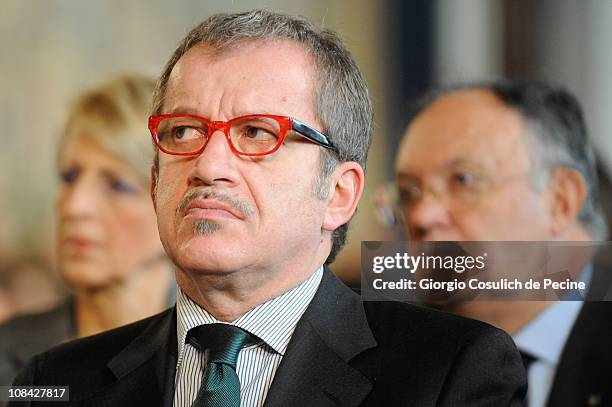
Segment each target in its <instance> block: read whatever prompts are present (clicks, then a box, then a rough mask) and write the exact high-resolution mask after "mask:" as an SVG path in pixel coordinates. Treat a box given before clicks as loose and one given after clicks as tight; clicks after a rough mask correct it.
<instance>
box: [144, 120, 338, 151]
mask: <svg viewBox="0 0 612 407" xmlns="http://www.w3.org/2000/svg"><path fill="white" fill-rule="evenodd" d="M149 130H150V131H151V135H152V136H153V139H154V140H155V144H157V147H158V148H159V149H160V150H161V151H163V152H164V153H166V154H172V155H199V154H201V153H202V151H204V148H206V144H207V142H208V139H209V138H210V136H211V135H212V134H213V133H214V132H216V131H222V132H223V134H225V138H226V139H227V142H228V143H229V145H230V148H231V149H232V151H233V152H234V153H236V154H238V155H245V156H262V155H267V154H272V153H274V152H275V151H276V150H278V149H279V147H280V146H281V144H283V141H284V140H285V137H286V136H287V132H288V131H289V130H292V131H295V132H296V133H297V134H299V135H300V136H302V137H304V138H306V139H308V140H310V141H312V142H313V143H316V144H318V145H320V146H321V147H324V148H328V149H330V150H332V151H335V152H336V153H338V149H337V148H336V147H335V146H334V145H333V144H332V143H331V141H329V139H328V138H327V136H325V135H324V134H323V133H321V132H319V131H317V130H315V129H313V128H312V127H310V126H308V125H306V124H304V123H302V122H300V121H299V120H297V119H294V118H292V117H288V116H276V115H270V114H256V115H248V116H240V117H236V118H234V119H231V120H228V121H226V122H224V121H210V120H208V119H206V118H204V117H201V116H196V115H192V114H162V115H157V116H151V117H149Z"/></svg>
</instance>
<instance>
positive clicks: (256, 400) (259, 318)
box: [174, 267, 323, 407]
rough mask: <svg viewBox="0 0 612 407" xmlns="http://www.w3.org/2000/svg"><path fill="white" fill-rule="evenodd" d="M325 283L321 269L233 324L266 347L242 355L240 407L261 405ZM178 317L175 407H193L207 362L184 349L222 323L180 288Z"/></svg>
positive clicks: (192, 350) (245, 350) (203, 355)
mask: <svg viewBox="0 0 612 407" xmlns="http://www.w3.org/2000/svg"><path fill="white" fill-rule="evenodd" d="M322 277H323V267H319V269H317V271H316V272H314V273H313V274H312V275H311V276H310V277H309V278H308V279H307V280H306V281H304V282H303V283H302V284H300V285H298V286H297V287H295V288H293V289H291V290H290V291H287V292H286V293H284V294H282V295H281V296H279V297H276V298H274V299H272V300H270V301H268V302H266V303H263V304H261V305H258V306H257V307H255V308H253V309H252V310H250V311H249V312H247V313H246V314H244V315H243V316H241V317H240V318H238V319H237V320H235V321H233V322H231V324H232V325H235V326H237V327H240V328H242V329H244V330H245V331H248V332H250V333H252V334H253V335H256V336H257V337H259V338H260V339H262V342H259V343H258V344H255V345H251V346H248V347H245V348H243V349H242V350H241V351H240V353H239V354H238V362H237V364H236V373H237V374H238V379H240V398H241V403H240V405H241V407H260V406H262V405H263V403H264V400H265V399H266V395H267V393H268V389H269V388H270V385H271V384H272V379H273V378H274V374H275V373H276V370H277V368H278V366H279V365H280V362H281V360H282V358H283V355H284V354H285V351H286V350H287V346H288V345H289V341H290V339H291V335H293V331H294V330H295V326H296V325H297V322H298V320H299V319H300V317H301V316H302V314H303V313H304V311H306V308H307V307H308V304H310V301H311V300H312V298H313V297H314V295H315V293H316V291H317V288H318V287H319V283H320V282H321V278H322ZM176 315H177V318H176V322H177V323H176V330H177V340H178V361H177V365H176V380H175V384H176V386H175V391H174V406H175V407H190V406H191V403H192V402H193V400H195V398H196V395H197V394H198V390H199V388H200V385H201V382H202V377H203V375H204V369H205V368H206V364H207V360H206V353H205V352H204V353H203V352H198V350H197V349H196V348H195V347H193V346H191V344H189V343H185V340H186V337H187V332H188V331H189V330H190V329H191V328H194V327H196V326H200V325H205V324H214V323H223V322H222V321H218V320H216V319H215V318H214V317H213V316H212V315H210V314H209V313H208V312H207V311H206V310H205V309H203V308H202V307H200V306H199V305H197V304H196V303H195V302H193V301H192V300H191V299H190V298H189V297H187V295H185V293H183V291H182V290H181V289H180V288H179V289H178V294H177V301H176Z"/></svg>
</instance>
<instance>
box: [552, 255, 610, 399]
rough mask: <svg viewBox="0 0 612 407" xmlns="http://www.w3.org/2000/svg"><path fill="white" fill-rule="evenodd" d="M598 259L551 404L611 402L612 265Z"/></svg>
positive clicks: (555, 380)
mask: <svg viewBox="0 0 612 407" xmlns="http://www.w3.org/2000/svg"><path fill="white" fill-rule="evenodd" d="M599 261H600V262H598V263H596V264H595V265H594V266H593V279H592V281H591V284H590V288H589V293H588V295H587V300H588V301H587V302H585V303H584V304H583V306H582V309H581V311H580V313H579V314H578V318H576V322H575V323H574V326H573V327H572V331H571V333H570V336H569V337H568V339H567V343H566V344H565V347H564V348H563V353H562V354H561V360H560V361H559V365H558V366H557V372H556V375H555V379H554V382H553V386H552V389H551V392H550V395H549V400H548V406H549V407H565V406H567V407H570V406H571V407H573V406H593V407H595V406H612V298H610V297H611V294H612V267H611V266H610V263H609V260H601V259H600V260H599ZM603 299H607V301H605V302H604V301H601V300H603Z"/></svg>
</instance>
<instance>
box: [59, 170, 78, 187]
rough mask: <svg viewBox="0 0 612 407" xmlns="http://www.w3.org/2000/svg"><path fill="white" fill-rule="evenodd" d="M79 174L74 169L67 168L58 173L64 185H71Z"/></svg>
mask: <svg viewBox="0 0 612 407" xmlns="http://www.w3.org/2000/svg"><path fill="white" fill-rule="evenodd" d="M79 173H80V171H79V170H77V169H76V168H68V169H67V170H64V171H62V172H61V173H60V179H61V180H62V182H63V183H64V184H72V183H73V182H74V181H76V180H77V178H78V177H79Z"/></svg>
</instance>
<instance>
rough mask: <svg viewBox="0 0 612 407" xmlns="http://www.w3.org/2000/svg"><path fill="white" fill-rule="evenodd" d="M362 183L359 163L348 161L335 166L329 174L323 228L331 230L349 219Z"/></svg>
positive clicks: (358, 196)
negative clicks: (328, 192)
mask: <svg viewBox="0 0 612 407" xmlns="http://www.w3.org/2000/svg"><path fill="white" fill-rule="evenodd" d="M364 184H365V177H364V173H363V168H361V165H359V164H357V163H356V162H353V161H348V162H343V163H340V164H339V165H338V166H337V167H336V169H335V170H334V172H333V173H332V174H331V175H330V184H329V191H330V195H329V197H328V203H327V209H326V212H325V218H324V219H323V225H322V229H323V230H325V231H328V232H332V231H334V230H336V229H337V228H338V227H340V226H342V225H344V224H345V223H347V222H348V221H349V220H350V219H351V217H352V216H353V214H354V213H355V210H356V209H357V203H359V199H360V198H361V194H362V192H363V188H364Z"/></svg>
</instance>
